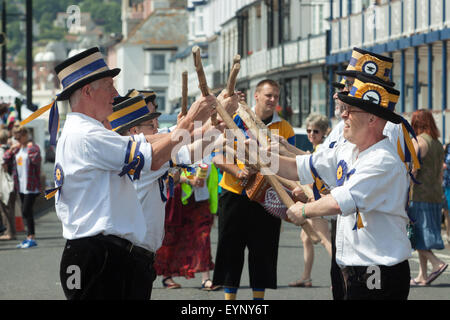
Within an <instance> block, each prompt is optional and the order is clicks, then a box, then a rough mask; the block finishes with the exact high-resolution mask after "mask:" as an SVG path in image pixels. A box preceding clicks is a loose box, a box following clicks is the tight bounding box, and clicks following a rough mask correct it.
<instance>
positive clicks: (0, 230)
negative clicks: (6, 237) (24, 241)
mask: <svg viewBox="0 0 450 320" xmlns="http://www.w3.org/2000/svg"><path fill="white" fill-rule="evenodd" d="M5 231H6V227H5V226H0V235H1V234H3V232H5Z"/></svg>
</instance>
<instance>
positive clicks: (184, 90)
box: [181, 71, 188, 116]
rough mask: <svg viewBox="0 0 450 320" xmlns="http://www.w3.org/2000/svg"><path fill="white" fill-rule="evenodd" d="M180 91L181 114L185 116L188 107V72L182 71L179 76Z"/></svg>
mask: <svg viewBox="0 0 450 320" xmlns="http://www.w3.org/2000/svg"><path fill="white" fill-rule="evenodd" d="M181 78H182V89H181V114H182V115H183V116H185V115H186V114H187V105H188V72H187V71H184V72H183V73H182V74H181Z"/></svg>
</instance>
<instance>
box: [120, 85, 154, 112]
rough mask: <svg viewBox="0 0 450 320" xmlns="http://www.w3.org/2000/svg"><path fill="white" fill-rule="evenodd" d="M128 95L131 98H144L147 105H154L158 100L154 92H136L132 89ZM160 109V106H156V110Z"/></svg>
mask: <svg viewBox="0 0 450 320" xmlns="http://www.w3.org/2000/svg"><path fill="white" fill-rule="evenodd" d="M127 95H128V96H129V97H136V96H137V95H141V96H143V97H144V99H145V103H149V102H151V103H153V104H155V100H156V93H155V91H153V90H135V89H132V90H130V91H129V92H128V93H127ZM156 108H158V105H156V104H155V109H156Z"/></svg>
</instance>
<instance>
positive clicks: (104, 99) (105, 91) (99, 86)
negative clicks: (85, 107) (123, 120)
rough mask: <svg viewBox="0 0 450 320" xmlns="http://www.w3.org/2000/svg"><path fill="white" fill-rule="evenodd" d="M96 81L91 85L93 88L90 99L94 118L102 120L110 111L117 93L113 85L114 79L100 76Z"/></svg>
mask: <svg viewBox="0 0 450 320" xmlns="http://www.w3.org/2000/svg"><path fill="white" fill-rule="evenodd" d="M96 82H97V83H96V84H94V85H92V83H91V84H90V85H91V88H92V90H93V95H92V100H93V105H94V108H95V113H96V119H97V120H99V121H104V120H105V119H106V118H107V117H108V116H109V115H110V114H111V113H112V112H113V110H112V104H113V102H114V97H117V96H118V95H119V93H118V92H117V90H116V88H115V87H114V81H113V79H112V78H111V77H108V78H102V79H99V80H97V81H96Z"/></svg>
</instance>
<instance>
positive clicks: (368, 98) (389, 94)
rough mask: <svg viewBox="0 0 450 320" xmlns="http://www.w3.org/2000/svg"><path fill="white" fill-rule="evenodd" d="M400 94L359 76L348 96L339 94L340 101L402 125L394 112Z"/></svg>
mask: <svg viewBox="0 0 450 320" xmlns="http://www.w3.org/2000/svg"><path fill="white" fill-rule="evenodd" d="M399 96H400V92H399V91H398V90H395V89H394V88H392V87H390V86H387V85H385V84H382V83H381V82H376V81H373V80H372V79H370V78H368V77H365V76H363V75H362V74H357V75H356V77H355V82H354V83H353V87H352V88H351V90H350V92H348V94H346V93H338V97H339V100H341V101H343V102H345V103H347V104H349V105H351V106H355V107H358V108H360V109H362V110H364V111H366V112H369V113H371V114H374V115H376V116H378V117H380V118H382V119H385V120H387V121H391V122H393V123H396V124H398V123H402V117H401V116H400V115H398V114H397V113H395V112H394V110H395V105H396V104H397V102H398V98H399Z"/></svg>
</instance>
